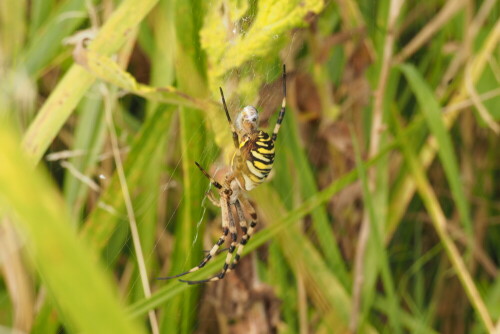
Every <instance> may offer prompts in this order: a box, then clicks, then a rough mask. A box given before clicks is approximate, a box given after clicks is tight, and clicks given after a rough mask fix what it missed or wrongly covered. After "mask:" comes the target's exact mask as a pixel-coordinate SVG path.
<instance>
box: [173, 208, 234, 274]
mask: <svg viewBox="0 0 500 334" xmlns="http://www.w3.org/2000/svg"><path fill="white" fill-rule="evenodd" d="M231 205H232V204H229V201H227V200H221V209H222V222H223V223H224V222H226V224H228V226H229V233H230V235H231V246H229V250H228V253H227V255H226V262H225V263H224V266H223V267H222V271H221V272H220V273H218V274H217V275H215V276H212V277H210V278H207V279H204V280H200V281H188V280H182V279H181V280H180V281H181V282H184V283H188V284H201V283H207V282H215V281H218V280H221V279H223V278H224V276H225V275H226V273H227V272H228V270H229V266H230V265H231V260H232V259H233V254H234V251H235V249H236V245H237V244H238V242H237V241H238V235H237V231H236V225H235V223H234V216H233V213H232V211H231Z"/></svg>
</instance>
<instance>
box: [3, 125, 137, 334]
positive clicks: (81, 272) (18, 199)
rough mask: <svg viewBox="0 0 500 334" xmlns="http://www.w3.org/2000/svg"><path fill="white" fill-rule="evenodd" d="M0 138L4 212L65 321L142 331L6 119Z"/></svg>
mask: <svg viewBox="0 0 500 334" xmlns="http://www.w3.org/2000/svg"><path fill="white" fill-rule="evenodd" d="M0 141H1V142H2V155H1V156H0V203H1V206H2V211H3V212H4V213H8V214H9V215H11V216H12V217H13V220H14V221H15V222H16V223H17V224H18V226H19V228H20V232H21V233H22V234H23V235H24V237H25V238H26V241H27V243H26V246H27V249H28V251H29V253H30V255H31V257H32V259H33V262H34V264H35V267H36V269H37V271H38V273H39V274H40V277H41V279H42V281H43V283H44V284H45V286H46V287H47V290H48V291H49V293H50V294H51V296H53V298H54V300H55V301H56V304H57V307H58V310H59V311H60V312H61V314H62V315H63V320H64V321H65V323H66V325H68V326H69V328H73V329H74V330H75V331H77V332H85V333H113V332H119V333H140V332H141V331H140V330H139V327H138V326H137V325H136V324H133V323H132V322H131V321H130V320H128V319H127V317H126V315H125V311H124V310H123V309H122V308H121V306H120V305H119V303H118V301H117V299H116V296H115V295H113V293H112V291H113V287H112V284H111V281H110V279H109V277H106V276H105V274H104V272H103V271H102V270H101V268H98V266H97V265H96V263H95V262H93V260H94V259H93V258H92V256H91V255H90V254H89V249H88V248H87V245H86V244H85V243H84V242H83V241H82V240H81V239H79V238H78V237H77V236H76V235H75V233H74V231H72V230H71V227H70V226H71V223H70V220H71V219H70V217H69V214H68V212H67V210H66V208H65V205H64V202H63V200H62V198H61V197H60V195H59V194H58V193H57V192H56V190H55V189H54V186H53V185H52V184H51V183H50V182H49V181H48V178H47V175H46V174H45V173H42V172H41V171H39V170H36V171H33V167H32V164H31V163H30V162H29V160H28V159H27V158H26V156H23V155H22V154H21V152H22V149H21V148H20V146H19V144H18V142H19V141H18V139H17V138H16V136H15V135H14V134H13V132H12V130H11V129H9V128H8V127H7V126H6V124H5V122H0ZM75 287H77V288H75ZM97 300H98V301H99V302H96V301H97Z"/></svg>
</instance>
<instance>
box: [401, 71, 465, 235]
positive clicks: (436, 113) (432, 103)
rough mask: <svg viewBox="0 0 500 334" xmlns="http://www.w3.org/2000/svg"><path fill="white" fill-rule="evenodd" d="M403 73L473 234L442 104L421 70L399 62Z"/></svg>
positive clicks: (459, 207)
mask: <svg viewBox="0 0 500 334" xmlns="http://www.w3.org/2000/svg"><path fill="white" fill-rule="evenodd" d="M399 68H400V69H401V71H402V72H403V73H404V75H405V76H406V79H407V80H408V82H409V84H410V87H411V88H412V89H413V91H414V93H415V95H416V98H417V101H418V103H419V105H420V109H421V110H422V113H423V114H424V116H425V118H426V120H427V124H428V126H429V128H430V129H431V132H432V134H433V135H434V137H435V138H436V140H437V143H438V146H439V150H438V155H439V159H440V160H441V163H442V164H443V168H444V171H445V174H446V179H447V180H448V183H449V185H450V188H451V194H452V196H453V199H454V200H455V203H456V205H457V209H458V212H459V214H460V218H461V221H462V224H463V226H464V229H465V231H466V233H467V234H468V235H469V237H470V236H471V235H472V232H473V231H472V221H471V218H470V209H469V204H468V202H467V198H466V196H465V192H464V189H463V187H462V183H461V181H460V171H459V168H458V162H457V160H456V157H455V153H454V149H453V145H452V142H451V138H450V135H449V133H448V131H447V129H446V126H445V124H444V122H443V115H442V113H441V107H440V106H439V103H438V102H437V100H436V98H435V96H434V93H433V92H432V91H431V89H430V88H429V86H428V85H427V84H426V82H425V80H424V79H423V77H422V75H421V74H420V72H418V71H417V69H416V68H415V67H414V66H412V65H408V64H405V65H401V66H400V67H399Z"/></svg>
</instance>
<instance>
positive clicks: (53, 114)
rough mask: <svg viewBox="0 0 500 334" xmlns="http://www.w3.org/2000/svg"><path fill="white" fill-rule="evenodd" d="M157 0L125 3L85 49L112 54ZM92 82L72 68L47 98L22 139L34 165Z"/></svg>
mask: <svg viewBox="0 0 500 334" xmlns="http://www.w3.org/2000/svg"><path fill="white" fill-rule="evenodd" d="M157 1H158V0H145V1H141V2H137V1H135V0H125V1H124V2H123V3H122V4H121V5H120V7H119V8H118V9H117V10H116V11H115V12H114V13H113V15H111V17H110V18H109V20H108V21H106V23H105V24H104V26H103V27H102V29H101V30H100V32H99V34H98V35H97V36H96V38H95V40H94V41H93V42H92V44H91V45H90V46H89V48H90V49H91V50H93V51H95V52H98V53H100V54H102V55H104V56H106V55H110V54H112V53H113V52H116V51H117V50H118V48H119V47H120V46H122V45H123V43H124V42H125V41H126V39H127V36H128V35H129V34H128V33H129V31H130V30H131V29H134V28H135V27H136V26H137V25H138V24H139V23H140V22H141V21H142V19H143V18H144V16H146V14H147V13H148V12H149V11H150V10H151V8H152V7H153V6H154V5H155V4H156V2H157ZM94 80H95V78H94V76H93V75H92V74H90V73H88V72H87V71H85V70H84V69H83V68H82V67H80V66H79V65H73V66H72V67H71V68H70V69H69V71H68V72H67V73H66V75H65V76H64V78H63V79H62V80H61V81H60V82H59V84H58V85H57V87H56V89H55V90H54V91H53V92H52V94H50V96H49V98H48V99H47V101H46V102H45V103H44V105H43V107H42V109H40V111H39V112H38V114H37V116H36V118H35V120H34V121H33V122H32V123H31V124H30V126H29V128H28V130H27V132H26V134H25V135H24V138H23V147H24V149H25V150H26V151H27V153H28V155H29V156H30V158H31V159H32V161H33V164H36V163H38V161H39V160H40V158H41V157H42V155H43V153H44V152H45V150H46V149H47V148H48V147H49V145H50V143H51V142H52V141H53V140H54V138H55V137H56V135H57V134H58V133H59V130H60V129H61V127H62V125H63V124H64V122H65V121H66V120H67V119H68V117H69V115H71V113H72V112H73V110H74V108H75V107H76V105H77V104H78V102H79V101H80V99H81V98H82V97H83V95H84V94H85V93H86V92H87V91H88V89H89V87H90V85H91V84H92V83H93V82H94Z"/></svg>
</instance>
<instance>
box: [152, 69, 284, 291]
mask: <svg viewBox="0 0 500 334" xmlns="http://www.w3.org/2000/svg"><path fill="white" fill-rule="evenodd" d="M282 80H283V102H282V103H281V110H280V113H279V116H278V120H277V122H276V125H275V126H274V131H273V134H272V135H271V136H270V135H268V134H267V133H266V132H264V131H262V130H259V128H258V121H259V114H258V112H257V109H255V108H254V107H252V106H246V107H245V108H243V110H242V111H241V112H240V113H239V114H238V116H237V118H236V122H235V124H233V123H232V122H231V117H230V116H229V111H228V109H227V105H226V101H225V99H224V93H223V92H222V88H220V94H221V98H222V105H223V106H224V111H225V112H226V117H227V120H228V122H229V126H230V127H231V132H232V134H233V142H234V146H235V148H236V152H235V153H234V156H233V159H232V162H231V172H229V173H228V174H226V177H225V180H224V182H223V183H222V184H221V183H219V182H217V181H215V180H214V179H213V177H211V176H210V175H209V174H208V173H207V172H206V171H205V170H204V169H203V167H201V166H200V165H199V164H198V163H197V162H195V163H196V166H198V168H199V169H200V170H201V172H202V173H203V174H204V175H205V176H206V177H207V178H208V179H209V180H210V182H211V183H212V184H213V185H214V187H216V188H217V189H218V192H219V195H220V198H219V200H218V201H217V200H216V199H215V198H214V197H213V195H212V194H209V195H208V196H209V199H210V200H211V201H212V202H213V203H214V204H215V205H217V206H219V207H220V208H221V211H222V235H221V236H220V238H219V240H218V241H217V243H216V244H215V245H214V246H213V247H212V249H211V250H210V252H209V253H208V254H207V256H206V257H205V258H204V259H203V261H201V263H200V264H199V265H197V266H196V267H194V268H192V269H190V270H188V271H186V272H184V273H182V274H178V275H175V276H169V277H160V278H159V279H169V278H175V277H180V276H184V275H186V274H189V273H192V272H195V271H197V270H199V269H201V268H203V267H204V266H205V265H206V264H207V262H208V261H210V259H212V258H213V257H214V256H215V255H216V254H217V252H218V250H219V248H220V246H221V245H222V244H223V243H224V241H225V240H226V238H227V237H228V235H229V236H230V240H231V245H230V246H229V249H228V254H227V256H226V262H225V263H224V267H223V268H222V271H221V272H220V273H219V274H217V275H215V276H213V277H211V278H208V279H204V280H200V281H188V280H182V279H181V280H180V281H181V282H185V283H188V284H199V283H206V282H215V281H218V280H221V279H222V278H224V276H225V275H226V273H228V272H230V271H231V270H233V269H234V268H235V267H236V265H237V264H238V261H239V260H240V257H241V253H242V251H243V248H244V247H245V245H246V244H247V242H248V240H249V239H250V237H251V236H252V234H253V231H254V229H255V226H256V225H257V214H256V212H255V209H254V208H253V207H252V205H251V204H250V202H249V201H248V199H246V198H245V196H244V192H245V191H249V190H252V189H253V188H255V187H256V186H258V185H259V184H261V183H262V182H264V180H265V179H266V178H267V176H268V175H269V172H270V171H271V169H272V167H273V162H274V142H275V141H276V138H277V137H278V132H279V130H280V126H281V122H282V121H283V118H284V116H285V107H286V69H285V65H283V77H282ZM233 207H234V208H235V211H236V214H237V217H236V218H237V219H238V223H239V225H240V227H241V231H242V233H243V235H242V236H241V239H240V241H239V244H238V234H237V230H236V224H235V217H234V214H233ZM245 214H246V215H247V216H249V217H250V218H251V221H250V224H248V223H247V221H246V218H245ZM236 246H238V249H237V250H236ZM235 250H236V255H234V259H233V253H234V251H235Z"/></svg>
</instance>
